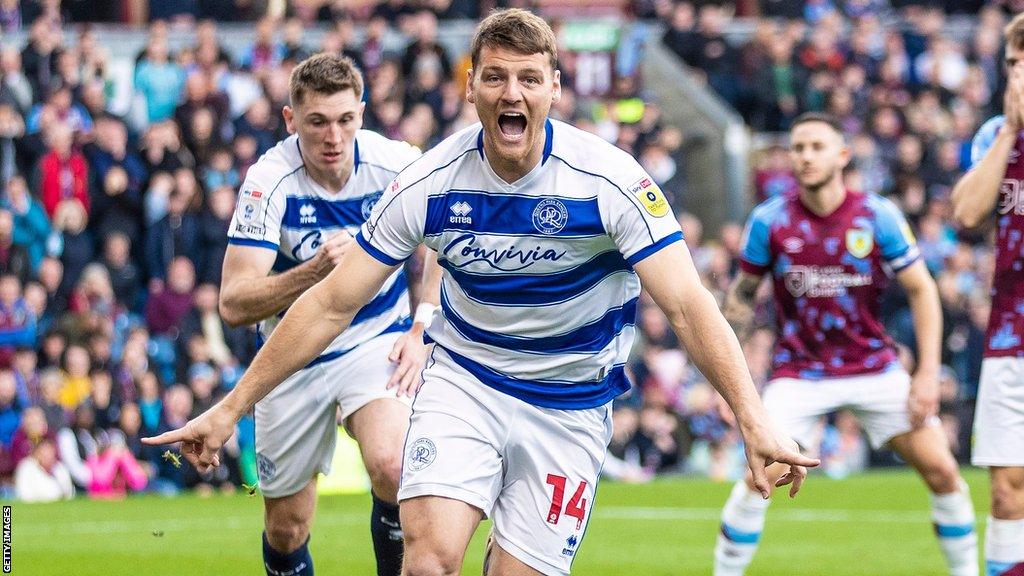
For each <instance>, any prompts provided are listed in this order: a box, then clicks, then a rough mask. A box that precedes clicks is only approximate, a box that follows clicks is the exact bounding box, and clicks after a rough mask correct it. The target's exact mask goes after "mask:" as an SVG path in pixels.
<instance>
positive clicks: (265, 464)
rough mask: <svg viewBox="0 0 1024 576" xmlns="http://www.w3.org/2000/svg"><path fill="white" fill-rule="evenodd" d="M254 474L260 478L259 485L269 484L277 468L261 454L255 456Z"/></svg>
mask: <svg viewBox="0 0 1024 576" xmlns="http://www.w3.org/2000/svg"><path fill="white" fill-rule="evenodd" d="M256 473H257V474H258V475H259V477H260V483H261V484H263V483H265V482H269V481H270V479H271V478H273V477H274V474H275V473H277V466H276V465H275V464H274V461H273V460H271V459H270V458H267V457H266V456H264V455H263V454H256Z"/></svg>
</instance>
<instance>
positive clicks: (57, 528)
mask: <svg viewBox="0 0 1024 576" xmlns="http://www.w3.org/2000/svg"><path fill="white" fill-rule="evenodd" d="M594 514H595V515H596V517H597V519H598V520H652V521H663V522H671V521H680V520H705V521H718V520H719V519H720V518H721V515H722V509H721V508H655V507H636V506H604V507H602V506H600V505H599V506H598V507H597V509H596V510H595V511H594ZM768 515H769V518H770V521H771V522H773V523H774V522H823V523H824V522H852V523H872V524H879V523H887V524H917V523H928V522H930V519H929V514H928V512H927V511H926V510H920V511H913V510H846V509H828V510H825V509H814V510H788V509H787V510H770V511H769V512H768ZM259 522H260V516H258V515H254V516H224V517H220V518H207V517H198V518H163V519H161V518H153V519H146V520H123V521H100V522H92V521H88V522H53V523H52V524H49V525H46V526H43V525H35V526H28V527H22V528H19V527H18V526H17V524H16V525H15V527H14V529H15V534H17V535H18V536H52V535H55V534H131V533H135V532H142V533H145V532H150V531H155V530H160V531H163V532H165V533H173V532H183V531H190V530H196V529H202V528H209V529H219V530H236V529H241V528H247V527H249V526H257V525H258V524H259ZM365 522H366V514H364V513H362V512H359V513H356V512H350V513H336V514H332V513H322V514H318V515H317V518H316V522H315V525H316V526H346V525H352V526H358V525H361V524H363V523H365Z"/></svg>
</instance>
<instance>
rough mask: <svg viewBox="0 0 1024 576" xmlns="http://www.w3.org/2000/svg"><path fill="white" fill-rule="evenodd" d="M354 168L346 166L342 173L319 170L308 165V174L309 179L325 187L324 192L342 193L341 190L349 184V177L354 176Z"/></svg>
mask: <svg viewBox="0 0 1024 576" xmlns="http://www.w3.org/2000/svg"><path fill="white" fill-rule="evenodd" d="M353 168H354V166H351V165H349V164H346V165H345V167H344V168H342V169H341V170H340V171H338V172H334V171H331V170H319V169H317V168H316V167H314V166H312V165H310V164H306V172H308V173H309V177H310V178H312V179H313V181H314V182H316V183H317V184H319V185H320V186H321V187H323V189H324V190H327V191H328V192H331V193H332V194H333V193H337V192H341V189H342V188H344V187H345V184H346V183H347V182H348V178H349V176H351V175H352V169H353Z"/></svg>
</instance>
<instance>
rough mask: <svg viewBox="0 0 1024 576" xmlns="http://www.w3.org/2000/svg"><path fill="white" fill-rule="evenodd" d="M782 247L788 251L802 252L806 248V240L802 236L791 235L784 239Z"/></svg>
mask: <svg viewBox="0 0 1024 576" xmlns="http://www.w3.org/2000/svg"><path fill="white" fill-rule="evenodd" d="M782 247H783V248H784V249H785V250H786V252H801V251H803V249H804V241H803V240H802V239H801V238H797V237H795V236H794V237H790V238H786V239H785V240H783V241H782Z"/></svg>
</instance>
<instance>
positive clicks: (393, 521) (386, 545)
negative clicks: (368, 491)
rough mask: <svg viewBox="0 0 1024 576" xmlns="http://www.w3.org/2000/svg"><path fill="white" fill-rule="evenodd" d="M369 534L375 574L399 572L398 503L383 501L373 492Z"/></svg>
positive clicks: (388, 574) (400, 571)
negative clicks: (375, 563) (374, 558)
mask: <svg viewBox="0 0 1024 576" xmlns="http://www.w3.org/2000/svg"><path fill="white" fill-rule="evenodd" d="M370 535H371V536H373V553H374V555H376V556H377V576H398V575H399V574H401V573H402V551H403V550H404V546H403V544H402V525H401V524H400V523H399V520H398V504H392V503H390V502H385V501H383V500H381V499H380V498H377V495H376V494H373V513H372V515H371V516H370Z"/></svg>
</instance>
